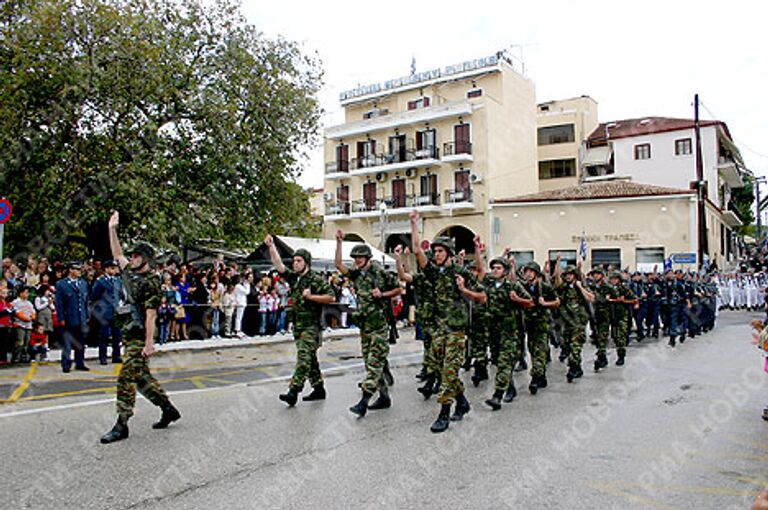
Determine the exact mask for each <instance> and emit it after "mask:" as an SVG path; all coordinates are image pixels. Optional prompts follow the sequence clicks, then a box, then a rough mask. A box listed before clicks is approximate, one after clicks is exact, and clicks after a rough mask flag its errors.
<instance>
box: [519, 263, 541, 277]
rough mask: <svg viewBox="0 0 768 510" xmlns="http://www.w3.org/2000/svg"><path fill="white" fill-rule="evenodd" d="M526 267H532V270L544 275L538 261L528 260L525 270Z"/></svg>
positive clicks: (524, 268) (524, 267)
mask: <svg viewBox="0 0 768 510" xmlns="http://www.w3.org/2000/svg"><path fill="white" fill-rule="evenodd" d="M526 269H530V270H531V271H534V272H535V273H536V274H538V275H544V273H542V272H541V266H540V265H539V264H538V262H534V261H531V262H528V263H527V264H525V265H524V266H523V271H525V270H526Z"/></svg>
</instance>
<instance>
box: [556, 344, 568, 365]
mask: <svg viewBox="0 0 768 510" xmlns="http://www.w3.org/2000/svg"><path fill="white" fill-rule="evenodd" d="M570 351H571V350H570V349H569V348H568V346H567V345H566V344H563V347H562V348H561V349H560V355H559V356H558V357H557V359H558V361H560V363H562V362H564V361H565V360H566V359H568V356H570V354H571V352H570Z"/></svg>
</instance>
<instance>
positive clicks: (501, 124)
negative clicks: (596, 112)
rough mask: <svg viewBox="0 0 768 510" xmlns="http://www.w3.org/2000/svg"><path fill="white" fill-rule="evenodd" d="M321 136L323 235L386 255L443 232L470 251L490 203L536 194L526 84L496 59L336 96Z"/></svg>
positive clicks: (531, 100) (531, 107)
mask: <svg viewBox="0 0 768 510" xmlns="http://www.w3.org/2000/svg"><path fill="white" fill-rule="evenodd" d="M341 104H342V106H343V107H344V111H345V122H344V124H341V125H337V126H332V127H328V128H327V129H326V132H325V161H326V169H325V170H326V173H325V185H324V198H325V215H324V220H325V221H324V236H325V237H326V238H330V237H332V236H333V234H334V232H335V230H336V229H337V228H341V229H343V230H344V231H345V232H346V233H347V236H348V238H349V239H363V240H365V241H367V242H370V243H372V244H374V245H377V246H380V247H382V248H386V249H387V251H389V250H391V249H392V248H393V247H394V246H395V245H397V244H399V243H401V242H407V239H408V237H409V234H408V232H409V231H410V229H409V223H408V214H409V213H410V211H411V210H413V209H416V210H418V211H419V212H420V214H421V217H422V218H423V220H422V224H421V231H422V235H423V236H424V238H425V239H433V238H434V237H436V236H438V235H449V236H451V237H454V238H455V239H456V242H457V245H458V246H459V248H462V247H463V248H467V250H468V251H470V252H471V251H472V248H473V244H472V237H473V236H474V235H475V234H480V235H482V236H483V237H487V236H488V235H489V229H490V224H489V222H488V221H487V212H488V206H489V203H490V201H491V199H492V198H493V197H498V196H504V197H508V196H516V195H520V194H526V193H533V192H536V191H538V178H537V170H536V164H537V162H536V161H537V155H536V103H535V92H534V86H533V84H532V83H531V82H530V80H528V79H527V78H525V77H523V76H522V75H521V74H519V73H518V72H517V71H516V70H515V69H513V67H512V65H511V63H510V62H508V61H507V60H506V59H505V58H504V57H503V55H501V54H497V55H494V56H491V57H488V58H484V59H478V60H474V61H469V62H463V63H460V64H457V65H454V66H447V67H445V68H441V69H435V70H433V71H428V72H424V73H415V74H413V75H411V76H408V77H404V78H399V79H396V80H389V81H387V82H384V83H382V84H374V85H370V86H367V87H361V88H358V89H355V90H352V91H348V92H345V93H342V96H341Z"/></svg>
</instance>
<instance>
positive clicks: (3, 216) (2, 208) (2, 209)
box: [0, 198, 13, 225]
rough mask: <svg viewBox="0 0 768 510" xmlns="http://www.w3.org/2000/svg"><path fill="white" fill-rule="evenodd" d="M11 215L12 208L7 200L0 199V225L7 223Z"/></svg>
mask: <svg viewBox="0 0 768 510" xmlns="http://www.w3.org/2000/svg"><path fill="white" fill-rule="evenodd" d="M12 214H13V207H12V206H11V202H10V200H8V199H7V198H0V225H2V224H5V223H8V220H10V219H11V215H12Z"/></svg>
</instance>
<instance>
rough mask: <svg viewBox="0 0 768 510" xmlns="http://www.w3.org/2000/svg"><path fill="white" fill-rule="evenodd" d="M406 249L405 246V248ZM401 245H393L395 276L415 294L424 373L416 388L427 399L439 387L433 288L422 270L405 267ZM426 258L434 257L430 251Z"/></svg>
mask: <svg viewBox="0 0 768 510" xmlns="http://www.w3.org/2000/svg"><path fill="white" fill-rule="evenodd" d="M406 250H407V248H406ZM403 253H404V250H403V247H402V246H400V245H398V246H397V247H395V251H394V255H395V262H396V266H397V277H398V278H399V279H400V280H401V281H403V282H405V283H410V284H412V285H413V290H414V293H415V294H416V322H418V323H419V325H420V326H421V331H422V334H423V335H424V347H423V349H424V361H423V364H422V366H423V368H424V373H425V378H424V381H425V382H424V386H421V387H420V388H418V392H419V393H421V394H422V395H424V398H425V399H429V398H430V397H431V396H432V395H434V394H435V393H437V391H438V388H439V387H440V367H439V366H438V363H437V360H436V359H435V357H434V355H433V351H432V332H433V330H434V318H435V313H434V303H435V289H434V286H433V285H432V282H430V281H429V280H428V279H427V277H426V275H425V274H424V273H423V272H417V273H416V274H412V273H411V272H410V271H409V269H410V268H409V267H405V265H404V264H403V258H402V256H403ZM427 258H428V259H429V260H432V259H433V258H434V257H433V255H432V252H431V251H430V252H429V253H428V254H427Z"/></svg>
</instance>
